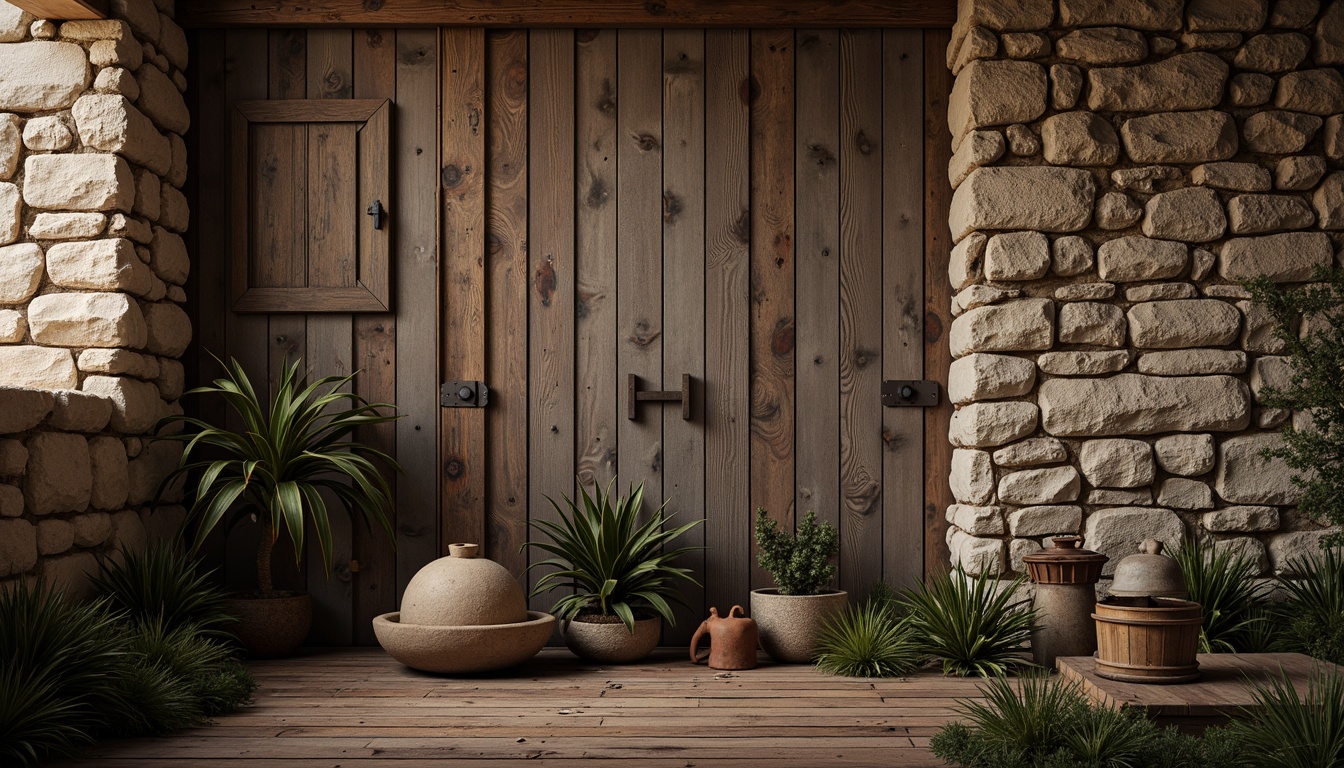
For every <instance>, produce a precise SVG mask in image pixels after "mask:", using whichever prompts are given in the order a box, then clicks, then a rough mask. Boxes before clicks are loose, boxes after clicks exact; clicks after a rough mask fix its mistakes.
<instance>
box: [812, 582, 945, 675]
mask: <svg viewBox="0 0 1344 768" xmlns="http://www.w3.org/2000/svg"><path fill="white" fill-rule="evenodd" d="M925 658H926V657H925V656H924V654H923V653H922V652H921V651H920V648H919V643H917V642H915V639H914V637H913V636H912V634H911V631H910V626H909V624H907V623H906V622H905V620H904V619H902V618H901V617H900V616H899V615H897V613H896V610H895V608H894V606H893V604H892V603H891V602H890V601H887V600H882V599H872V598H870V599H869V600H868V601H867V602H866V603H864V604H863V605H861V606H848V607H846V608H845V610H844V611H842V612H841V613H839V614H837V615H836V616H834V617H832V618H831V620H830V621H828V622H827V623H826V624H825V625H824V626H823V627H822V630H821V634H820V635H819V637H818V652H817V669H819V670H821V671H822V672H824V673H826V674H828V675H842V676H845V677H900V676H902V675H905V674H909V673H910V672H911V671H913V670H914V669H915V668H916V667H918V666H919V665H920V664H921V663H923V661H924V659H925Z"/></svg>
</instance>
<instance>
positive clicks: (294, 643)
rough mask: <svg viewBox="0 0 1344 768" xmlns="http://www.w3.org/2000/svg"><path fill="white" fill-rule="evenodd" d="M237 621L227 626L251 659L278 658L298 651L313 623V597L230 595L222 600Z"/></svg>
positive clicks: (292, 594)
mask: <svg viewBox="0 0 1344 768" xmlns="http://www.w3.org/2000/svg"><path fill="white" fill-rule="evenodd" d="M225 605H226V606H227V609H228V611H229V613H230V614H231V615H233V616H235V617H236V618H237V619H238V620H237V621H235V622H234V623H232V624H230V625H228V627H227V629H228V631H229V632H231V633H232V634H233V636H234V637H236V638H238V644H239V645H241V646H242V647H243V649H244V650H246V651H247V654H248V655H249V656H251V657H252V658H254V659H278V658H283V657H285V656H288V655H290V654H292V653H294V651H296V650H298V648H299V646H300V645H303V641H304V640H305V639H307V637H308V629H309V627H311V626H312V623H313V598H312V596H311V595H309V594H308V593H307V592H297V593H296V592H282V593H279V594H277V595H276V596H275V597H231V598H229V599H228V600H227V601H225Z"/></svg>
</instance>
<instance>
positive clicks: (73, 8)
mask: <svg viewBox="0 0 1344 768" xmlns="http://www.w3.org/2000/svg"><path fill="white" fill-rule="evenodd" d="M12 5H14V6H15V7H17V8H22V9H23V10H25V11H27V12H29V13H31V14H32V15H33V16H36V17H37V18H39V19H61V20H65V19H106V18H107V10H108V9H107V0H14V2H13V3H12Z"/></svg>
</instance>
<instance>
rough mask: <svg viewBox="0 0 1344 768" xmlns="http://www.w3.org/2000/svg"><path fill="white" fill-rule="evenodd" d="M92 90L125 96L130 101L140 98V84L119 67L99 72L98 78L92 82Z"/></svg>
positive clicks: (129, 73)
mask: <svg viewBox="0 0 1344 768" xmlns="http://www.w3.org/2000/svg"><path fill="white" fill-rule="evenodd" d="M93 90H95V91H97V92H98V93H106V94H115V95H118V96H125V97H126V98H127V99H130V100H131V101H135V100H136V99H138V98H140V83H137V82H136V81H135V75H133V74H131V72H130V71H129V70H126V69H122V68H121V67H107V68H106V69H101V70H99V71H98V77H96V78H94V81H93Z"/></svg>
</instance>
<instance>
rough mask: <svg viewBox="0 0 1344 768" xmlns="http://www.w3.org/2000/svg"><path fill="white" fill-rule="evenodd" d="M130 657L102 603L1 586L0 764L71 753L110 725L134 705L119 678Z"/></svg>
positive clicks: (32, 587)
mask: <svg viewBox="0 0 1344 768" xmlns="http://www.w3.org/2000/svg"><path fill="white" fill-rule="evenodd" d="M128 656H129V652H128V651H127V649H126V644H125V641H124V639H123V638H122V636H121V634H120V632H119V628H118V624H117V616H115V615H114V614H112V613H111V612H109V611H108V610H107V606H106V605H105V604H104V603H102V602H95V603H77V602H74V601H70V600H67V599H66V598H65V596H64V595H63V594H62V593H61V592H58V591H56V590H55V589H53V588H50V587H47V586H45V585H42V584H41V583H36V582H27V581H25V582H20V583H19V584H17V585H13V586H10V587H9V588H7V589H0V765H17V766H28V765H34V764H36V763H38V762H40V761H43V760H46V759H49V758H53V757H59V756H64V755H69V754H72V753H74V752H75V751H76V750H78V749H79V748H80V747H82V746H84V745H86V744H89V743H91V742H92V741H93V740H94V739H95V738H96V737H97V736H98V734H100V733H101V732H104V731H106V730H108V729H109V728H111V727H112V726H113V724H114V723H115V722H117V721H118V720H119V718H121V717H122V716H123V713H125V712H127V711H130V710H132V709H133V708H134V706H135V702H134V701H133V700H132V699H128V698H127V697H126V694H125V691H124V689H123V688H122V686H120V685H119V684H118V680H119V675H120V673H121V670H122V669H124V666H125V663H126V661H127V658H128Z"/></svg>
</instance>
